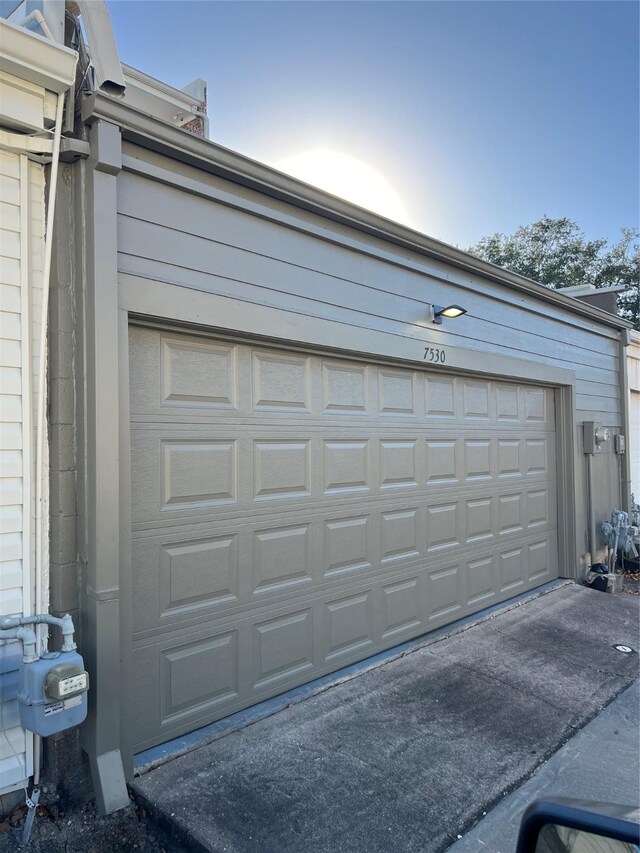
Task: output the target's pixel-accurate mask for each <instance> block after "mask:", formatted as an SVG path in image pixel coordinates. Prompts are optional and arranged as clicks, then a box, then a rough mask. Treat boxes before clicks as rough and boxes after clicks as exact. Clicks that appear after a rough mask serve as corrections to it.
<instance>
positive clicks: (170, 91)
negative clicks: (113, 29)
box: [121, 62, 202, 112]
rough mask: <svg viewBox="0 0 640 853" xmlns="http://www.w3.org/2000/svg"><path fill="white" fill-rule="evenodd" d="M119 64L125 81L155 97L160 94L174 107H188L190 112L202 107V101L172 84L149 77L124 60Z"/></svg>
mask: <svg viewBox="0 0 640 853" xmlns="http://www.w3.org/2000/svg"><path fill="white" fill-rule="evenodd" d="M121 65H122V73H123V74H124V78H125V81H126V82H127V83H133V84H134V85H137V87H138V88H140V89H143V90H144V91H145V92H150V93H152V94H154V95H155V96H156V97H159V96H160V95H162V96H164V97H165V98H166V99H167V100H169V101H170V102H171V103H172V104H175V106H176V107H180V108H181V109H183V110H187V109H188V110H190V111H191V112H195V111H196V110H197V109H198V108H201V107H202V102H201V101H199V100H198V99H197V98H194V97H193V96H192V95H189V94H188V92H184V91H183V90H182V89H176V88H175V87H174V86H168V85H167V84H166V83H163V82H162V81H161V80H156V79H155V77H150V76H149V75H148V74H145V73H144V72H143V71H139V70H138V69H137V68H133V66H131V65H125V64H124V62H122V63H121ZM125 98H126V93H125Z"/></svg>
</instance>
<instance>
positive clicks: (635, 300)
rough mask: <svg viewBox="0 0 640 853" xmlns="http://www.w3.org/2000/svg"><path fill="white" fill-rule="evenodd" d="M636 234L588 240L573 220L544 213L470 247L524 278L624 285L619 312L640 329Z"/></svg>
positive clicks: (556, 284)
mask: <svg viewBox="0 0 640 853" xmlns="http://www.w3.org/2000/svg"><path fill="white" fill-rule="evenodd" d="M639 236H640V235H639V232H638V230H637V229H633V228H623V229H622V235H621V238H620V240H619V241H618V242H617V243H615V244H614V245H609V242H608V241H607V240H604V239H602V240H587V239H586V238H585V236H584V234H583V233H582V231H580V229H579V227H578V226H577V225H576V223H575V222H573V221H572V220H571V219H566V218H564V219H551V218H550V217H548V216H543V218H542V219H540V220H538V222H534V223H533V224H532V225H524V226H522V227H521V228H518V230H517V231H516V232H515V233H514V234H511V235H510V236H506V235H505V234H493V235H492V236H490V237H483V238H482V240H480V242H479V243H476V245H475V246H471V248H470V249H468V251H469V252H470V253H471V254H472V255H476V257H478V258H483V259H484V260H485V261H491V263H493V264H498V266H501V267H506V268H507V269H509V270H512V271H513V272H517V273H520V275H524V276H526V277H527V278H531V279H533V280H534V281H538V282H540V283H541V284H545V285H547V287H552V288H554V289H556V290H559V289H561V288H563V287H571V286H572V285H579V284H593V285H595V286H596V287H608V286H611V285H614V284H622V285H625V287H626V288H627V289H626V290H625V291H624V292H623V293H621V294H620V296H619V297H618V310H619V313H620V315H621V316H622V317H624V318H625V320H629V321H631V322H632V323H633V325H634V328H635V329H640V288H639V284H640V243H639V242H638V239H639Z"/></svg>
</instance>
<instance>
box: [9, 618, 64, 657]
mask: <svg viewBox="0 0 640 853" xmlns="http://www.w3.org/2000/svg"><path fill="white" fill-rule="evenodd" d="M22 625H56V626H57V627H58V628H60V630H61V631H62V651H63V652H73V651H75V650H76V648H77V646H76V644H75V642H74V641H73V634H74V630H75V629H74V626H73V619H72V617H71V615H70V614H69V613H65V615H64V616H60V617H58V616H52V615H51V614H49V613H39V614H37V615H35V616H2V617H0V631H6V630H9V629H11V628H19V627H21V626H22Z"/></svg>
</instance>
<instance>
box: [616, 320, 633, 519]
mask: <svg viewBox="0 0 640 853" xmlns="http://www.w3.org/2000/svg"><path fill="white" fill-rule="evenodd" d="M630 343H631V332H630V331H629V329H621V331H620V341H619V344H618V382H619V386H618V387H619V389H620V421H621V431H622V434H623V435H624V436H625V438H626V449H625V452H624V453H622V454H620V497H621V503H622V507H621V509H623V510H624V511H625V512H626V513H628V514H629V517H631V510H632V507H631V458H630V456H629V439H630V435H629V429H630V419H629V371H628V366H627V347H628V346H629V344H630Z"/></svg>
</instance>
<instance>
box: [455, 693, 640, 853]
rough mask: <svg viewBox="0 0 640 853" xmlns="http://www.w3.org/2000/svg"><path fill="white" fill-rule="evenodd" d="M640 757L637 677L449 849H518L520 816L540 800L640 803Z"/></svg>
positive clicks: (501, 852) (492, 852) (486, 852)
mask: <svg viewBox="0 0 640 853" xmlns="http://www.w3.org/2000/svg"><path fill="white" fill-rule="evenodd" d="M639 756H640V682H637V681H636V683H635V684H634V685H633V686H632V687H629V688H628V689H627V690H625V692H624V693H623V694H622V695H621V696H619V697H618V698H617V699H614V701H613V702H612V703H611V704H610V705H609V706H608V707H607V708H605V709H604V711H602V713H601V714H598V716H597V717H596V718H595V720H592V721H591V722H590V723H588V724H587V725H586V726H585V727H584V728H583V729H582V730H581V731H579V732H578V734H577V735H576V736H575V737H573V738H572V739H571V740H570V741H569V742H568V743H566V744H565V745H564V746H563V747H561V748H560V749H559V750H558V752H556V753H555V755H553V756H552V757H551V758H550V759H549V761H547V762H546V763H545V764H543V765H542V766H541V767H539V768H538V770H536V772H535V773H534V775H533V776H532V777H531V778H530V779H528V780H527V781H526V782H525V783H524V784H523V785H521V786H520V787H519V788H517V789H516V790H515V791H514V792H513V793H512V794H509V795H508V796H506V797H505V798H504V799H503V800H502V801H501V802H500V803H499V804H498V805H497V806H496V807H495V808H494V809H492V811H491V812H489V814H488V815H487V816H486V817H483V818H482V820H481V821H480V822H479V823H478V824H477V825H476V826H475V827H474V828H473V829H472V830H471V831H470V832H468V833H467V835H465V836H464V837H463V838H462V840H460V841H457V842H456V843H455V844H454V845H453V846H452V847H450V848H449V851H448V853H480V851H483V853H513V851H514V850H515V849H516V841H517V838H518V829H519V827H520V819H521V818H522V814H523V812H524V810H525V809H526V808H527V806H528V805H529V803H532V802H533V801H534V800H539V799H542V798H547V797H573V798H576V799H579V800H605V801H608V802H614V803H621V804H624V805H630V806H634V805H635V806H638V805H640V772H638V757H639Z"/></svg>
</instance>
